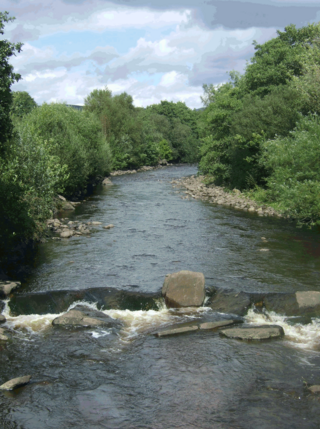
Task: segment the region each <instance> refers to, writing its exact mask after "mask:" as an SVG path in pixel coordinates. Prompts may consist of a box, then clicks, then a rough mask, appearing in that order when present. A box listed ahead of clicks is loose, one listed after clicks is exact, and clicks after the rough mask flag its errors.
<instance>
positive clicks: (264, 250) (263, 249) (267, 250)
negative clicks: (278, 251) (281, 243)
mask: <svg viewBox="0 0 320 429" xmlns="http://www.w3.org/2000/svg"><path fill="white" fill-rule="evenodd" d="M259 250H260V252H269V250H270V249H267V248H262V249H259Z"/></svg>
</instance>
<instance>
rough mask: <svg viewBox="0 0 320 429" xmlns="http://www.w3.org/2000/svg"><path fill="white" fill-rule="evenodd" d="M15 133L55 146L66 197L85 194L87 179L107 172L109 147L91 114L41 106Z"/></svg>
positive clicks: (109, 160)
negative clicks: (64, 178)
mask: <svg viewBox="0 0 320 429" xmlns="http://www.w3.org/2000/svg"><path fill="white" fill-rule="evenodd" d="M17 129H18V132H19V133H20V135H22V136H24V135H25V133H26V134H30V135H32V136H35V137H40V138H41V139H43V140H46V141H47V142H49V144H53V145H54V151H55V155H56V156H57V159H58V160H59V161H58V162H59V163H60V164H61V165H62V164H63V165H66V166H67V172H68V179H67V181H66V182H65V183H63V186H64V193H65V195H67V196H71V195H72V194H74V193H75V192H77V191H79V190H84V189H85V188H86V186H87V185H88V183H89V181H90V179H92V178H94V177H96V176H97V175H105V174H107V173H108V172H109V171H110V168H111V154H110V149H109V145H108V143H107V142H106V139H105V137H104V136H103V134H102V132H101V126H100V123H99V121H98V120H97V119H96V117H95V116H94V115H93V114H91V113H90V112H81V111H78V110H75V109H72V108H71V107H68V106H66V105H65V104H50V105H49V104H43V105H42V106H41V107H39V108H37V109H34V110H33V111H32V112H31V113H30V114H29V115H27V116H25V118H24V119H23V120H22V121H21V124H19V125H18V126H17Z"/></svg>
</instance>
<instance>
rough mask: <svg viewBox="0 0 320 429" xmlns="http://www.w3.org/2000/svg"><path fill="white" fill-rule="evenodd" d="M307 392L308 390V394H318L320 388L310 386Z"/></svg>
mask: <svg viewBox="0 0 320 429" xmlns="http://www.w3.org/2000/svg"><path fill="white" fill-rule="evenodd" d="M309 390H310V392H312V393H320V386H319V385H318V386H316V385H315V386H310V387H309Z"/></svg>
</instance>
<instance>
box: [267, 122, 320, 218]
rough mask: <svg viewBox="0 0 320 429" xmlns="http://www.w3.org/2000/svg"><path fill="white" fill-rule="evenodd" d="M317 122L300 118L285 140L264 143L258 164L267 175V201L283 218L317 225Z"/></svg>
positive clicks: (319, 158)
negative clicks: (277, 207) (287, 216)
mask: <svg viewBox="0 0 320 429" xmlns="http://www.w3.org/2000/svg"><path fill="white" fill-rule="evenodd" d="M319 141H320V118H319V117H318V116H317V115H309V116H307V117H301V119H300V120H299V122H298V123H297V126H296V128H295V129H294V130H293V131H292V132H291V133H290V134H289V136H287V137H284V138H283V137H278V138H276V139H274V140H268V141H266V142H265V143H264V145H263V148H264V152H263V156H262V159H261V163H262V164H263V166H264V167H265V168H267V169H268V170H269V171H270V177H269V178H268V179H267V197H268V198H269V200H271V201H274V202H276V203H277V204H278V206H279V208H280V209H281V210H282V211H283V212H284V213H286V214H287V215H289V216H291V217H293V218H295V219H297V220H298V221H299V222H307V223H309V224H310V225H312V224H316V223H317V224H320V198H319V197H320V145H319Z"/></svg>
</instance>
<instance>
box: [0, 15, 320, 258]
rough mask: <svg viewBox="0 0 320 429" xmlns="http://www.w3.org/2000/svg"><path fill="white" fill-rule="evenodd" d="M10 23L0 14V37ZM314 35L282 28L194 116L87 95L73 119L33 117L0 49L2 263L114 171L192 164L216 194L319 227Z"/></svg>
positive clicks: (47, 110) (58, 113)
mask: <svg viewBox="0 0 320 429" xmlns="http://www.w3.org/2000/svg"><path fill="white" fill-rule="evenodd" d="M12 19H13V18H10V17H9V15H8V13H7V12H4V13H0V33H1V34H4V26H5V24H6V23H8V22H9V21H10V20H12ZM319 36H320V24H310V25H308V26H306V27H303V28H300V29H297V28H296V27H295V26H293V25H290V26H288V27H286V28H285V30H284V31H283V32H281V31H278V36H277V37H276V38H274V39H272V40H270V41H268V42H266V43H265V44H263V45H258V44H256V43H255V54H254V56H253V58H252V59H251V61H250V63H248V65H247V67H246V70H245V72H244V74H243V75H240V74H239V73H236V72H230V79H229V81H228V82H227V83H225V84H223V85H220V86H214V85H204V94H203V97H202V101H203V104H204V106H205V108H204V109H203V110H202V111H196V110H192V109H189V108H188V107H187V106H186V105H185V103H182V102H177V103H173V102H168V101H161V103H160V104H157V105H152V106H148V107H147V108H140V107H135V106H134V103H133V98H132V96H131V95H129V94H127V93H122V94H119V95H113V94H112V93H111V91H110V90H109V89H108V88H107V87H106V88H104V89H95V90H93V91H92V92H91V93H90V94H88V96H87V97H86V99H85V100H84V107H83V109H82V110H76V109H73V108H71V107H69V106H67V105H66V104H65V103H52V104H46V103H44V104H43V105H42V106H38V105H37V104H36V102H35V101H34V100H33V99H32V97H31V96H30V95H29V94H28V93H26V92H13V91H12V89H11V87H12V85H13V84H14V83H15V82H17V81H18V80H20V79H21V76H20V75H19V74H17V73H14V70H13V67H12V66H11V65H10V58H11V57H12V56H13V55H18V54H19V52H20V51H21V49H22V44H21V43H17V44H14V43H10V42H9V41H7V40H5V39H4V40H1V41H0V62H1V67H0V83H1V85H0V200H1V203H2V211H1V214H0V260H1V259H2V260H3V255H6V254H8V250H9V249H12V248H14V247H15V246H17V245H19V244H20V243H22V242H28V241H30V240H37V239H40V238H41V237H42V236H43V234H44V233H45V229H46V228H45V225H46V222H45V221H46V219H47V218H49V217H51V216H52V214H53V213H54V210H55V207H56V196H57V194H62V195H64V196H66V197H68V198H76V197H77V198H79V196H80V195H81V194H84V193H85V192H86V189H87V188H88V186H89V185H90V184H92V183H93V182H94V181H96V179H97V177H101V178H102V177H104V176H106V175H109V174H110V172H111V171H113V170H121V169H122V170H126V169H137V168H139V167H141V166H143V165H147V166H156V165H157V164H158V163H159V161H161V160H163V159H165V160H167V161H169V162H173V163H179V162H198V161H199V168H200V171H201V173H203V174H205V175H206V176H207V177H208V179H207V180H208V181H211V182H213V183H215V184H217V185H221V186H224V187H226V188H229V189H234V188H236V189H239V190H241V191H244V192H247V193H248V195H250V197H251V198H254V199H257V200H259V201H261V202H264V203H266V204H268V205H273V206H274V207H275V208H276V209H277V210H280V211H282V212H283V213H285V214H286V215H288V216H290V217H292V218H294V219H297V220H298V221H299V222H304V223H309V224H310V225H313V224H316V223H319V222H320V203H319V195H320V185H319V179H320V170H319V165H320V150H319V144H318V142H319V138H320V120H319V117H318V115H319V113H320V102H319V100H320V97H319V96H320V89H319V88H320V85H319V84H320V71H319V70H320V68H319V65H320V45H319V43H320V42H319V40H320V39H319Z"/></svg>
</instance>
